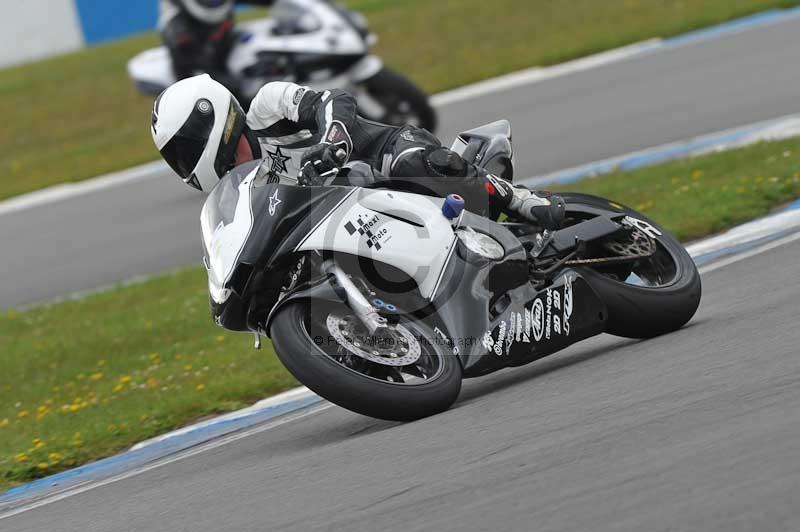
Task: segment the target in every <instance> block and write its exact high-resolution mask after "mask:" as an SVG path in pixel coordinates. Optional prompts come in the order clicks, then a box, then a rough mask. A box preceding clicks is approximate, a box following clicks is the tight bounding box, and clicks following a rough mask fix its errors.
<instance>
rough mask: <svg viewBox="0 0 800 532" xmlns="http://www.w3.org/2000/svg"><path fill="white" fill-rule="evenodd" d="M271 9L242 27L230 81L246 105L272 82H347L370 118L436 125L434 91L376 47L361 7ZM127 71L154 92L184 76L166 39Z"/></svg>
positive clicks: (284, 4) (291, 1)
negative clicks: (397, 68) (390, 63)
mask: <svg viewBox="0 0 800 532" xmlns="http://www.w3.org/2000/svg"><path fill="white" fill-rule="evenodd" d="M271 15H272V16H271V17H270V18H264V19H261V20H255V21H249V22H244V23H242V24H240V25H238V26H237V27H236V29H235V32H236V36H235V43H234V45H233V47H232V49H231V52H230V55H229V56H228V72H229V73H230V74H231V77H232V79H234V80H235V81H236V83H237V84H238V87H235V88H234V87H229V88H231V89H232V90H233V91H234V92H235V93H236V95H237V97H239V99H240V103H241V104H242V105H243V106H244V107H245V108H246V107H247V106H248V105H249V103H250V101H251V100H252V98H253V97H254V96H255V95H256V93H257V92H258V90H259V89H260V88H261V87H263V86H264V84H265V83H267V82H269V81H292V82H295V83H298V84H301V85H307V86H309V87H311V88H313V89H318V90H325V89H334V88H340V89H344V90H346V91H347V92H349V93H350V94H352V95H353V96H355V97H356V100H357V102H358V109H359V113H360V114H361V115H362V116H364V117H365V118H368V119H370V120H375V121H378V122H381V123H384V124H392V125H406V124H412V125H416V126H418V127H422V128H425V129H427V130H428V131H434V130H435V129H436V125H437V115H436V111H435V110H434V109H433V107H432V106H431V104H430V102H429V101H428V96H427V95H426V94H425V93H424V92H423V91H422V90H421V89H420V88H419V87H417V86H416V85H415V84H414V83H413V82H411V81H410V80H409V79H408V78H406V77H404V76H402V75H401V74H399V73H397V72H395V71H393V70H391V69H389V68H386V67H385V66H384V64H383V61H382V60H381V58H379V57H378V56H376V55H373V54H371V53H370V52H369V50H370V48H371V47H372V46H374V44H375V43H376V42H377V37H376V36H375V34H373V33H371V32H370V30H369V28H368V26H367V22H366V19H365V18H364V17H363V16H361V15H360V14H359V13H356V12H353V11H350V10H348V9H346V8H345V7H343V6H340V5H338V4H336V3H333V2H331V1H330V0H278V1H277V2H276V3H275V4H274V6H273V7H272V10H271ZM128 73H129V75H130V77H131V79H133V81H134V83H135V85H136V87H137V88H138V90H139V91H140V92H142V93H144V94H147V95H153V96H156V95H158V94H160V93H161V92H162V91H163V90H164V89H166V88H167V87H169V86H170V85H172V84H173V83H174V82H175V81H177V80H176V78H175V74H174V72H173V69H172V60H171V58H170V55H169V51H168V50H167V48H166V47H163V46H162V47H158V48H153V49H151V50H147V51H144V52H142V53H140V54H138V55H137V56H135V57H134V58H133V59H131V60H130V61H129V62H128ZM224 81H225V80H223V82H224Z"/></svg>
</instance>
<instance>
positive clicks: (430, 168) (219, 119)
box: [151, 74, 564, 229]
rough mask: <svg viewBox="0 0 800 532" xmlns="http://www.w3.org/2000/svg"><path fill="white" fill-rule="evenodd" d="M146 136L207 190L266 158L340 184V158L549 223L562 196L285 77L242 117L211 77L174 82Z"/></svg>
mask: <svg viewBox="0 0 800 532" xmlns="http://www.w3.org/2000/svg"><path fill="white" fill-rule="evenodd" d="M151 133H152V136H153V141H154V143H155V145H156V148H158V150H159V152H160V153H161V155H162V157H164V159H165V160H166V161H167V163H168V164H169V165H170V166H171V167H172V169H173V170H175V172H176V173H177V174H178V175H179V176H180V177H181V178H182V179H183V181H184V182H185V183H187V184H189V185H191V186H193V187H195V188H197V189H199V190H202V191H204V192H206V193H209V192H211V190H212V189H213V188H214V186H215V185H216V184H217V182H218V181H219V179H221V178H222V177H223V176H224V175H225V174H226V173H227V172H228V171H229V170H230V169H232V168H234V167H235V166H238V165H240V164H242V163H245V162H248V161H251V160H254V159H264V160H265V162H268V163H269V165H270V166H269V179H270V181H272V182H278V181H282V182H285V183H290V184H292V183H295V184H296V183H297V182H299V183H300V184H302V185H306V186H313V185H325V184H347V183H348V182H347V181H343V179H346V175H345V174H346V172H343V173H341V174H340V173H339V170H340V169H341V168H342V166H343V164H344V163H345V162H347V161H351V160H352V161H362V162H363V163H366V164H367V165H369V166H370V167H372V168H374V169H377V170H378V171H379V174H378V175H376V177H375V180H374V181H373V182H372V183H364V182H360V183H358V184H360V185H368V186H383V187H388V188H393V189H400V190H407V191H411V192H416V193H422V194H428V195H436V196H444V195H447V194H450V193H459V194H461V195H462V196H464V198H465V200H466V206H467V208H468V209H470V210H472V211H473V212H477V213H479V214H484V215H488V216H491V217H496V216H498V215H499V214H500V213H501V212H505V213H507V214H509V215H512V216H514V217H517V218H521V219H523V220H526V221H530V222H534V223H537V224H539V225H541V226H542V227H544V228H547V229H555V228H557V227H559V226H560V224H561V222H562V220H563V218H564V202H563V200H562V199H561V198H560V197H558V196H552V195H549V194H546V193H545V194H543V193H535V192H532V191H530V190H528V189H526V188H522V187H517V186H514V185H512V184H511V183H509V182H508V181H505V180H503V179H501V178H499V177H497V176H494V175H491V174H489V173H487V172H486V171H485V170H483V169H481V168H478V167H477V166H475V165H473V164H468V163H467V162H466V161H465V160H464V159H462V158H461V157H460V156H459V155H458V154H456V153H455V152H453V151H451V150H449V149H447V148H445V147H443V146H442V145H441V143H440V142H439V140H438V139H437V138H436V137H435V136H433V135H432V134H431V133H429V132H428V131H426V130H424V129H420V128H417V127H414V126H403V127H396V126H388V125H384V124H379V123H377V122H372V121H370V120H366V119H364V118H362V117H360V116H358V114H357V109H356V102H355V99H354V98H353V97H352V96H350V95H349V94H348V93H346V92H344V91H342V90H338V89H334V90H329V91H323V92H317V91H314V90H312V89H310V88H308V87H303V86H299V85H296V84H294V83H288V82H271V83H267V84H266V85H264V86H263V87H262V88H261V90H260V91H259V92H258V94H257V95H256V96H255V98H253V101H252V103H251V105H250V110H249V111H248V113H247V115H245V113H244V112H243V110H242V108H241V106H240V104H239V102H238V101H237V100H236V98H235V97H234V96H233V94H231V92H230V91H228V90H227V89H226V88H225V87H223V86H222V85H221V84H220V83H218V82H216V81H214V80H213V79H211V78H210V77H209V76H208V75H205V74H204V75H199V76H195V77H192V78H188V79H184V80H182V81H179V82H177V83H175V84H174V85H172V86H171V87H169V88H168V89H166V90H165V91H164V92H163V93H161V95H160V96H159V97H158V99H157V100H156V102H155V105H154V108H153V113H152V128H151Z"/></svg>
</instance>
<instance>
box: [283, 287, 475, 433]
mask: <svg viewBox="0 0 800 532" xmlns="http://www.w3.org/2000/svg"><path fill="white" fill-rule="evenodd" d="M308 309H309V302H308V301H298V302H292V303H289V304H288V305H287V306H286V307H285V308H283V309H281V310H280V311H279V312H278V314H277V315H276V316H275V318H274V320H273V322H272V327H271V335H272V341H273V345H274V346H275V352H276V353H277V355H278V358H279V359H280V360H281V362H283V364H284V365H285V366H286V368H287V369H288V370H289V372H290V373H291V374H292V375H294V376H295V377H296V378H297V380H299V381H300V382H301V383H303V384H304V385H306V386H307V387H308V388H309V389H311V390H312V391H314V392H315V393H317V394H318V395H320V396H322V397H323V398H325V399H327V400H329V401H330V402H332V403H336V404H337V405H339V406H341V407H343V408H346V409H348V410H352V411H353V412H357V413H359V414H363V415H365V416H370V417H374V418H379V419H386V420H391V421H412V420H415V419H420V418H423V417H427V416H431V415H433V414H437V413H439V412H442V411H444V410H447V409H448V408H449V407H450V406H451V405H452V404H453V403H454V402H455V400H456V399H457V398H458V394H459V392H460V390H461V376H462V370H461V363H460V362H459V361H458V358H457V357H456V356H455V355H453V354H452V353H451V352H450V351H449V349H447V348H446V347H445V346H443V345H442V343H441V342H437V341H436V335H434V334H433V332H432V331H429V330H428V329H427V327H426V326H424V325H423V324H421V323H419V322H413V321H405V322H402V323H403V325H404V326H405V327H406V328H407V329H408V330H410V331H411V332H412V333H413V334H414V336H416V337H417V338H419V337H420V336H422V337H423V338H422V340H425V341H426V348H427V349H430V350H432V351H434V352H435V356H436V357H437V358H436V360H437V363H440V364H441V367H440V370H439V371H437V373H436V375H435V376H434V377H433V378H431V379H430V380H427V381H425V382H421V383H419V384H400V383H394V382H388V381H384V380H379V379H377V378H373V377H369V376H367V375H365V374H363V373H359V372H357V371H355V370H352V369H350V368H348V367H346V366H345V365H343V364H342V363H340V362H338V361H336V360H334V358H332V357H331V356H329V354H328V353H326V352H325V351H324V350H323V349H322V348H321V347H320V346H319V345H317V343H315V341H314V340H315V338H316V339H317V340H319V337H318V336H314V337H312V333H311V332H310V331H309V326H308V324H307V321H308V318H309V315H310V312H309V310H308ZM316 312H317V309H316V308H315V313H316Z"/></svg>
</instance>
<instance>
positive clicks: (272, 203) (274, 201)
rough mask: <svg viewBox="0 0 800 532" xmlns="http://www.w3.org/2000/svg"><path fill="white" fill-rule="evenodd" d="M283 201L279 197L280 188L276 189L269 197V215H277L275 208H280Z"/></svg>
mask: <svg viewBox="0 0 800 532" xmlns="http://www.w3.org/2000/svg"><path fill="white" fill-rule="evenodd" d="M281 203H282V202H281V200H279V199H278V190H277V189H276V190H275V193H274V194H273V195H272V196H270V197H269V215H270V216H275V209H277V208H278V205H280V204H281Z"/></svg>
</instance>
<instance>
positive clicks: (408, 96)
mask: <svg viewBox="0 0 800 532" xmlns="http://www.w3.org/2000/svg"><path fill="white" fill-rule="evenodd" d="M363 86H364V88H365V89H366V91H367V93H368V94H369V95H370V97H371V98H373V99H374V100H376V101H377V102H379V103H380V104H381V106H383V107H384V109H385V112H384V115H383V116H367V118H369V119H371V120H375V121H377V122H382V123H385V124H390V125H393V126H404V125H407V124H409V123H411V124H413V125H416V126H418V127H421V128H424V129H427V130H428V131H430V132H431V133H434V132H435V131H436V126H437V124H438V117H437V115H436V111H435V110H434V108H433V107H432V106H431V104H430V101H429V100H428V95H427V94H425V92H423V91H422V89H420V88H419V87H417V86H416V85H415V84H414V83H412V82H411V80H409V79H408V78H406V77H405V76H403V75H401V74H399V73H397V72H395V71H394V70H391V69H389V68H383V69H381V70H380V71H379V72H378V73H377V74H375V75H374V76H372V77H371V78H369V79H368V80H366V81H364V82H363Z"/></svg>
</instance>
